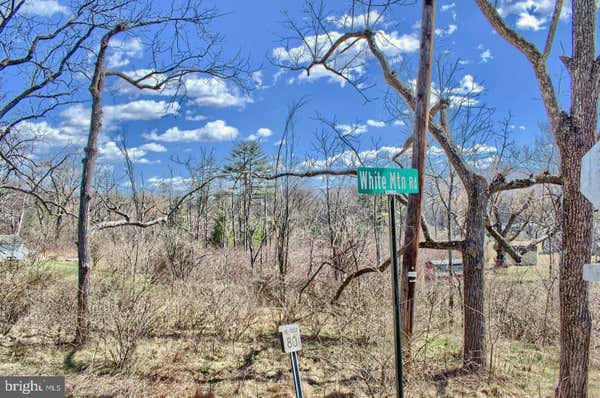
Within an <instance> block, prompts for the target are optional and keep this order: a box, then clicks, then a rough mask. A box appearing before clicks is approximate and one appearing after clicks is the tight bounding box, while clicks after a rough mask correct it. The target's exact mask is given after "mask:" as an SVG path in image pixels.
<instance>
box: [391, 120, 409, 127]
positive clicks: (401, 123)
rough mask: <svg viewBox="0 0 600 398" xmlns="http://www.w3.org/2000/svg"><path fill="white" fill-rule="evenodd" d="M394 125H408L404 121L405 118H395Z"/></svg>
mask: <svg viewBox="0 0 600 398" xmlns="http://www.w3.org/2000/svg"><path fill="white" fill-rule="evenodd" d="M392 124H393V125H394V126H406V123H404V121H403V120H400V119H398V120H394V123H392Z"/></svg>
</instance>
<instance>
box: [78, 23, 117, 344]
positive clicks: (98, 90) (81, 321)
mask: <svg viewBox="0 0 600 398" xmlns="http://www.w3.org/2000/svg"><path fill="white" fill-rule="evenodd" d="M123 29H124V27H123V26H122V25H117V27H115V28H113V29H112V30H111V31H109V32H108V33H106V34H105V35H104V36H103V37H102V41H101V43H100V50H99V52H98V58H97V59H96V65H95V69H94V76H93V78H92V83H91V84H90V88H89V90H90V93H91V95H92V113H91V120H90V132H89V135H88V141H87V146H86V148H85V157H84V158H83V172H82V174H81V189H80V194H79V219H78V224H77V255H78V271H79V272H78V286H77V287H78V289H77V329H76V330H75V343H76V344H78V345H81V344H84V343H85V342H86V341H87V339H88V337H89V330H90V323H89V315H88V301H89V291H90V265H91V264H90V263H91V261H90V202H91V199H92V182H93V180H94V169H95V167H96V159H97V157H98V139H99V137H100V130H101V129H102V92H103V90H104V83H105V77H106V75H105V74H106V68H105V66H104V60H105V57H106V50H107V49H108V43H109V41H110V38H111V37H112V36H114V35H115V34H116V33H118V32H120V31H122V30H123Z"/></svg>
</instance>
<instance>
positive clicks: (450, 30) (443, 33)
mask: <svg viewBox="0 0 600 398" xmlns="http://www.w3.org/2000/svg"><path fill="white" fill-rule="evenodd" d="M457 29H458V26H456V25H454V24H450V25H448V28H446V29H442V28H438V29H436V30H435V34H436V35H437V36H442V37H443V36H450V35H451V34H453V33H454V32H456V30H457Z"/></svg>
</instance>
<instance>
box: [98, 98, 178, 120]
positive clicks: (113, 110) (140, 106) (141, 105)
mask: <svg viewBox="0 0 600 398" xmlns="http://www.w3.org/2000/svg"><path fill="white" fill-rule="evenodd" d="M179 107H180V106H179V103H177V102H173V103H171V102H167V101H153V100H138V101H132V102H128V103H125V104H118V105H105V106H104V113H105V118H106V121H107V122H113V121H126V120H156V119H160V118H161V117H163V116H166V115H176V114H177V112H178V111H179Z"/></svg>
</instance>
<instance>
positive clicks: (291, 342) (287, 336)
mask: <svg viewBox="0 0 600 398" xmlns="http://www.w3.org/2000/svg"><path fill="white" fill-rule="evenodd" d="M279 332H280V333H281V347H282V348H283V351H284V352H287V353H288V354H290V362H291V363H292V374H293V375H294V388H295V389H296V398H304V394H303V393H302V383H301V382H300V366H299V365H298V354H297V352H298V351H300V350H301V349H302V342H301V341H300V325H298V324H297V323H290V324H289V325H281V326H279Z"/></svg>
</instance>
